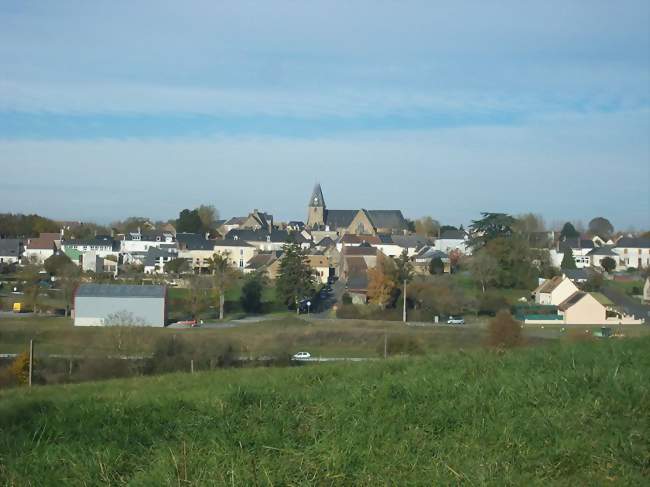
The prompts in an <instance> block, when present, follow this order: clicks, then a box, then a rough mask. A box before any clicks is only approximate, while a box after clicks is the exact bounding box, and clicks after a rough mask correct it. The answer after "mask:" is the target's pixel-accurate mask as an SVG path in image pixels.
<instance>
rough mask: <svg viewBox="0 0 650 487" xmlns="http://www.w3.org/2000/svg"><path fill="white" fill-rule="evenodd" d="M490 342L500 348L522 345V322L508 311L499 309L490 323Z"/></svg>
mask: <svg viewBox="0 0 650 487" xmlns="http://www.w3.org/2000/svg"><path fill="white" fill-rule="evenodd" d="M488 343H489V345H491V346H493V347H499V348H512V347H517V346H519V345H521V344H522V333H521V324H520V323H519V322H518V321H517V320H515V319H514V318H513V317H512V315H511V314H510V313H509V312H508V311H503V310H502V311H499V312H498V313H497V315H496V316H495V317H494V318H492V319H491V320H490V322H489V323H488Z"/></svg>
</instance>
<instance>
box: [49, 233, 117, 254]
mask: <svg viewBox="0 0 650 487" xmlns="http://www.w3.org/2000/svg"><path fill="white" fill-rule="evenodd" d="M114 245H115V241H114V240H113V238H111V237H96V238H93V239H87V240H62V241H61V247H62V249H63V251H66V250H70V249H74V250H77V251H79V252H81V253H82V254H86V253H87V252H94V254H95V255H97V256H99V257H101V258H102V259H104V258H106V257H108V256H109V255H112V256H114V257H117V256H118V255H119V252H118V251H117V250H115V249H114Z"/></svg>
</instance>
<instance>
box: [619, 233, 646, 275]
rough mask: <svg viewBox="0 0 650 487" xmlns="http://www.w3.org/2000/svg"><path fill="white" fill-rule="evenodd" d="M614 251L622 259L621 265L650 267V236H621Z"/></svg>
mask: <svg viewBox="0 0 650 487" xmlns="http://www.w3.org/2000/svg"><path fill="white" fill-rule="evenodd" d="M614 251H616V253H617V254H618V256H619V257H620V259H621V266H623V267H625V268H628V267H632V268H634V269H643V268H647V267H650V238H643V237H621V238H620V239H619V240H618V242H616V247H614Z"/></svg>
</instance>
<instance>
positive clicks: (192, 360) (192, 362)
mask: <svg viewBox="0 0 650 487" xmlns="http://www.w3.org/2000/svg"><path fill="white" fill-rule="evenodd" d="M193 373H194V359H191V360H190V374H193Z"/></svg>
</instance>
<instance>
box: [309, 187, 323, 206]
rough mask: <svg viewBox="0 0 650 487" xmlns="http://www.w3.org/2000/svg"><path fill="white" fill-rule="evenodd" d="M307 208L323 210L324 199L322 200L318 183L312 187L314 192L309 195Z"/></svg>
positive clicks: (321, 191) (321, 192)
mask: <svg viewBox="0 0 650 487" xmlns="http://www.w3.org/2000/svg"><path fill="white" fill-rule="evenodd" d="M308 206H310V207H312V208H321V207H322V208H325V198H323V190H322V189H321V187H320V184H319V183H317V184H316V186H314V191H313V192H312V193H311V199H310V200H309V205H308Z"/></svg>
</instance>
